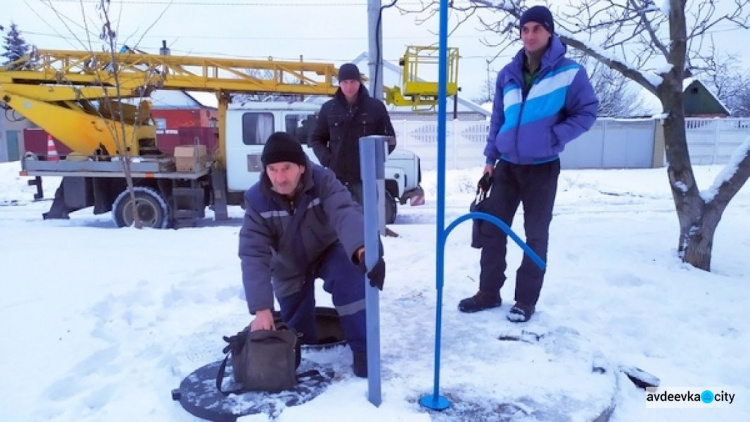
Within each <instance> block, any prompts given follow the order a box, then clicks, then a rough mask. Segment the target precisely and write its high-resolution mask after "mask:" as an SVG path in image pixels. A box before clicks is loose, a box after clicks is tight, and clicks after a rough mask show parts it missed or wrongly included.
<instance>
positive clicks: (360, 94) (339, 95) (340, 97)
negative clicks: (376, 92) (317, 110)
mask: <svg viewBox="0 0 750 422" xmlns="http://www.w3.org/2000/svg"><path fill="white" fill-rule="evenodd" d="M369 96H370V92H369V91H368V90H367V88H365V85H364V84H363V83H361V82H360V84H359V91H357V101H355V102H354V104H353V105H356V106H358V105H360V104H362V101H364V100H365V97H369ZM333 97H334V98H335V99H336V100H337V101H338V102H340V103H341V104H344V105H346V106H348V105H349V103H348V102H347V101H346V97H345V96H344V93H343V92H341V88H340V87H339V88H338V89H337V90H336V93H335V94H333Z"/></svg>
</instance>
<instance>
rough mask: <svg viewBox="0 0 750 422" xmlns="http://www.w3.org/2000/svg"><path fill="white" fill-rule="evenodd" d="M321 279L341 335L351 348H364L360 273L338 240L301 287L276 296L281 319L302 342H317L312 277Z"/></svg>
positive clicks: (363, 318) (362, 283)
mask: <svg viewBox="0 0 750 422" xmlns="http://www.w3.org/2000/svg"><path fill="white" fill-rule="evenodd" d="M317 278H322V279H323V290H325V291H326V292H328V293H331V295H332V296H333V305H334V307H335V308H336V311H337V312H338V314H339V318H340V320H341V327H342V328H343V330H344V337H346V341H347V342H348V343H349V346H350V347H351V348H352V350H353V351H365V350H366V349H367V347H366V337H367V331H366V327H365V282H364V276H363V275H362V273H361V272H360V271H359V268H357V267H356V266H355V265H354V264H353V263H352V261H351V259H349V257H348V256H347V254H346V252H345V251H344V247H343V246H342V245H341V243H335V244H334V245H333V246H331V247H329V248H328V250H327V251H326V252H325V253H324V254H323V256H322V257H321V258H320V260H319V265H318V267H317V269H316V270H315V271H314V272H313V273H311V274H310V275H309V276H308V277H307V280H305V284H304V285H303V286H302V290H300V291H299V292H297V293H293V294H291V295H288V296H285V297H282V298H280V299H279V307H280V308H281V309H280V311H281V319H282V320H284V322H286V324H287V325H288V326H289V327H291V328H293V329H294V330H295V331H297V333H300V334H301V335H302V339H301V340H302V342H303V343H317V340H318V335H317V332H316V329H315V279H317Z"/></svg>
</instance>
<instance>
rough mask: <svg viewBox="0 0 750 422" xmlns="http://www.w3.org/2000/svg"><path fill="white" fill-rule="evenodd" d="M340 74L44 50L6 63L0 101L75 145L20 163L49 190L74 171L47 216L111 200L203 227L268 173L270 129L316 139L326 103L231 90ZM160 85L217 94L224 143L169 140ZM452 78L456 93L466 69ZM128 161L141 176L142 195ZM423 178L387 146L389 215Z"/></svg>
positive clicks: (164, 221) (319, 90)
mask: <svg viewBox="0 0 750 422" xmlns="http://www.w3.org/2000/svg"><path fill="white" fill-rule="evenodd" d="M419 59H420V57H419V54H418V52H416V53H415V52H412V53H411V54H410V53H409V51H408V50H407V56H405V59H404V62H405V63H409V65H408V66H410V68H415V67H416V66H417V63H416V62H417V61H418V60H419ZM455 60H457V54H456V55H455V59H454V61H453V63H455ZM454 66H455V64H454ZM405 67H406V66H405ZM451 73H452V74H454V78H455V72H451ZM411 74H412V77H414V78H415V79H416V73H414V72H411ZM255 75H263V76H262V77H260V76H255ZM336 75H337V69H336V67H335V66H334V65H332V64H327V63H312V62H302V61H300V62H294V61H276V60H272V59H269V60H239V59H226V58H211V57H190V56H188V57H180V56H172V55H165V54H160V55H151V54H144V53H141V52H135V51H132V50H127V51H124V52H121V53H114V54H113V53H102V52H88V51H63V50H39V51H37V52H35V54H34V55H31V56H26V57H22V58H20V59H18V60H16V61H14V62H11V63H9V64H7V65H5V66H2V67H0V107H3V108H10V109H12V110H14V111H15V112H17V113H18V114H20V115H22V116H23V117H25V118H27V119H28V120H30V121H31V122H33V123H34V124H36V125H37V126H39V127H40V128H42V129H44V130H45V131H46V132H47V133H48V134H50V135H51V136H53V137H54V138H56V139H57V140H59V141H60V142H62V143H63V144H65V145H66V146H67V147H69V148H70V149H71V150H72V151H73V152H72V153H71V154H69V155H68V156H67V157H63V158H62V159H58V160H50V159H47V158H48V157H45V156H43V155H34V154H26V155H25V156H24V157H23V159H22V163H21V164H22V172H21V174H22V175H25V176H31V177H35V179H34V180H33V181H30V184H34V183H36V184H37V186H38V188H39V190H40V191H41V177H44V176H57V177H60V176H62V177H63V179H62V183H61V185H60V188H59V189H58V191H57V192H56V194H55V200H54V201H53V204H52V207H51V209H50V211H49V212H48V213H46V214H45V218H67V216H68V214H69V213H71V212H74V211H76V210H79V209H83V208H86V207H90V206H93V207H94V213H95V214H101V213H105V212H109V211H112V216H113V219H114V221H115V223H116V224H117V226H120V227H122V226H129V225H131V224H133V221H134V219H135V218H134V214H135V213H137V215H138V217H139V219H140V220H141V222H142V223H143V225H144V226H145V227H153V228H166V227H181V226H192V225H195V224H196V222H197V220H198V219H199V218H204V217H205V208H206V207H207V206H211V207H212V208H213V211H214V217H215V219H217V220H222V219H226V218H228V213H227V205H239V204H241V201H242V193H243V192H244V191H245V190H246V189H247V188H249V187H250V186H251V185H252V184H253V183H254V182H255V181H257V180H258V177H259V174H260V171H261V170H262V168H261V166H260V154H261V151H262V147H263V142H264V141H265V139H266V138H267V137H268V135H270V133H271V132H273V131H276V130H285V131H288V132H294V133H293V135H295V136H297V137H298V139H299V140H300V141H301V142H303V143H305V142H306V140H307V134H308V133H309V132H308V131H309V128H310V124H311V122H312V123H313V124H314V118H315V115H316V112H317V108H318V107H317V106H311V105H310V104H304V105H303V104H295V103H290V104H275V105H269V104H265V103H257V104H251V105H249V106H248V107H244V108H243V107H234V106H233V107H231V108H230V107H229V103H230V101H231V94H240V93H246V94H258V93H273V94H299V95H305V96H311V95H322V96H331V95H333V94H334V93H335V92H336V89H337V85H335V84H334V79H335V77H336ZM451 87H452V88H451ZM157 89H158V90H184V91H203V92H212V93H215V94H216V96H217V98H218V122H217V123H218V124H217V142H216V145H217V147H216V148H215V149H214V150H213V151H205V148H203V149H202V148H201V147H200V145H195V146H192V147H191V148H188V149H187V150H188V151H189V152H190V153H189V154H188V155H187V156H178V157H175V156H171V155H170V156H167V155H164V154H162V153H161V152H160V151H159V150H158V147H157V142H156V141H157V130H156V124H155V122H154V120H153V119H152V118H151V109H150V102H149V101H148V97H149V95H150V94H151V93H152V92H153V91H154V90H157ZM451 89H452V90H453V93H455V90H456V84H455V80H454V81H453V84H452V85H450V84H449V93H451V91H450V90H451ZM386 92H387V94H386V97H387V98H388V100H389V102H391V103H396V104H398V105H405V104H408V105H412V106H414V107H415V108H416V107H421V106H424V105H428V106H429V105H431V104H432V105H434V104H435V103H436V101H437V83H435V82H433V83H431V84H430V83H426V82H421V81H419V83H417V84H414V85H408V86H407V89H406V90H405V91H404V93H403V94H402V93H401V92H400V90H398V89H393V88H392V89H390V90H388V89H387V90H386ZM182 150H183V152H184V151H185V150H186V149H185V148H183V149H182ZM309 155H310V157H311V159H313V160H314V155H313V154H311V153H310V154H309ZM126 172H128V173H130V176H131V177H132V180H133V185H134V186H135V188H134V192H135V202H134V203H133V201H132V199H131V196H130V194H129V191H128V189H127V185H126ZM420 177H421V175H420V169H419V158H418V157H417V156H416V155H414V154H413V153H411V152H409V151H405V150H403V149H399V148H397V149H396V150H395V151H394V152H393V153H392V154H391V155H390V156H389V157H388V161H387V162H386V191H387V197H388V200H387V201H386V221H387V222H388V223H391V222H393V221H394V220H395V217H396V206H397V201H398V202H399V203H401V204H405V203H406V202H407V201H408V200H410V199H411V201H412V203H415V202H416V203H419V202H420V199H421V202H423V192H422V189H421V187H420V186H419V181H420Z"/></svg>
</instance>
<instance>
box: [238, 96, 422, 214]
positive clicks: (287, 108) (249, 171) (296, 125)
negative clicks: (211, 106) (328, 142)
mask: <svg viewBox="0 0 750 422" xmlns="http://www.w3.org/2000/svg"><path fill="white" fill-rule="evenodd" d="M319 111H320V105H318V104H312V103H304V102H291V103H287V102H260V103H246V104H244V105H238V106H230V108H229V109H228V110H227V116H226V171H227V189H228V191H229V192H238V191H245V190H246V189H247V188H249V187H250V186H252V185H253V184H254V183H255V182H257V181H258V179H259V177H260V172H261V171H262V170H263V166H262V164H261V161H260V156H261V153H262V152H263V146H264V144H265V141H266V139H268V137H269V136H270V135H271V133H273V132H280V131H283V132H287V133H289V134H290V135H292V136H294V137H295V138H296V139H297V140H298V141H299V142H300V143H301V144H302V146H303V149H304V150H305V152H306V153H307V155H308V157H309V158H310V160H311V161H313V162H314V163H319V162H318V159H317V157H316V156H315V154H314V153H313V151H312V148H310V147H309V146H308V145H307V140H308V138H309V137H310V134H311V133H312V131H313V130H314V128H315V125H316V122H317V116H318V112H319ZM420 181H421V172H420V166H419V157H417V156H416V154H414V153H413V152H411V151H407V150H404V149H401V148H399V147H398V145H397V146H396V149H395V150H393V152H392V153H391V154H390V155H389V156H388V158H387V160H386V163H385V189H386V204H385V205H386V208H385V214H386V215H385V219H386V223H387V224H391V223H393V222H395V220H396V216H397V214H398V208H397V206H398V204H402V205H403V204H405V203H406V202H407V201H409V202H410V204H411V205H421V204H423V203H424V192H423V191H422V188H421V187H420V185H419V183H420Z"/></svg>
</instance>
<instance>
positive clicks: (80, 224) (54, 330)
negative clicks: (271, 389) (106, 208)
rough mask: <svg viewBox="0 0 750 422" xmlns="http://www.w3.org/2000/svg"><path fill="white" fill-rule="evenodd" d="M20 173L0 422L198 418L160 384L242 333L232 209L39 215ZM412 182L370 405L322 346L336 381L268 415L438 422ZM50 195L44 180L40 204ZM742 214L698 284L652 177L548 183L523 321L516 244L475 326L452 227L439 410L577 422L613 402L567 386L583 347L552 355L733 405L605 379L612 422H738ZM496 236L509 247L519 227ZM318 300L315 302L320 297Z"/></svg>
mask: <svg viewBox="0 0 750 422" xmlns="http://www.w3.org/2000/svg"><path fill="white" fill-rule="evenodd" d="M19 169H20V167H19V165H18V163H17V162H15V163H2V164H0V251H2V252H1V253H0V274H1V277H2V278H1V280H2V281H1V282H0V318H1V319H2V321H3V323H2V325H0V338H2V342H0V373H2V374H3V379H4V380H5V382H4V383H3V384H2V386H0V397H2V405H0V420H3V421H39V420H51V421H131V420H153V421H192V420H196V419H195V418H194V417H193V416H191V415H190V414H188V413H187V412H186V411H185V410H183V409H182V407H181V406H180V405H179V404H178V403H177V402H174V401H172V400H171V397H170V391H171V390H172V389H173V388H176V387H177V386H179V384H180V382H181V380H182V379H183V378H184V377H186V376H187V375H188V374H190V373H191V372H193V371H194V370H195V369H197V368H198V367H201V366H203V365H206V364H208V363H210V362H214V361H217V360H219V359H221V358H222V357H223V356H222V354H221V348H222V347H223V346H224V342H223V340H222V339H221V336H222V335H228V334H233V333H236V332H237V331H238V330H239V329H240V328H241V327H242V326H244V325H246V324H247V323H248V322H249V321H250V317H249V315H248V314H247V310H246V305H245V303H244V299H243V297H242V294H243V293H242V288H241V281H240V268H239V259H238V257H237V232H238V230H239V227H240V224H241V216H242V211H241V209H239V208H236V207H232V208H231V209H230V216H231V217H232V219H231V220H230V221H228V222H225V223H218V222H213V221H211V220H210V218H209V219H207V220H206V221H204V222H202V223H201V225H200V226H199V227H197V228H191V229H180V230H142V231H137V230H132V229H115V228H114V227H113V224H112V222H111V219H110V216H109V215H108V214H105V215H100V216H94V215H93V214H92V213H91V211H90V210H83V211H79V212H77V213H74V214H73V215H72V216H71V220H64V221H44V220H42V219H41V213H42V212H45V211H46V210H47V209H48V207H49V205H50V203H51V202H50V201H49V200H43V201H38V202H34V201H32V196H33V188H32V187H29V186H27V184H26V178H21V177H18V170H19ZM722 170H723V169H722V167H720V166H700V167H695V172H696V179H697V181H698V184H699V186H700V185H704V186H707V185H710V183H711V182H712V181H713V180H715V179H720V178H721V177H722V176H720V175H721V174H722ZM480 173H481V167H477V168H473V169H467V170H456V171H449V172H448V174H447V178H446V180H447V182H446V192H447V196H446V204H447V205H446V224H448V223H450V222H451V221H452V220H453V219H455V218H457V217H458V216H459V215H461V214H463V213H465V212H467V211H468V205H469V203H470V198H471V196H472V193H473V186H474V184H475V183H476V179H477V177H478V176H479V175H480ZM423 179H424V183H423V185H424V187H425V190H426V194H427V200H428V203H427V205H425V206H422V207H414V208H410V207H408V206H404V207H402V208H400V210H399V211H400V216H399V220H398V221H399V222H398V224H396V225H394V226H392V229H393V230H395V231H396V232H398V233H399V234H400V235H401V236H400V237H399V238H390V237H389V238H384V239H383V242H384V245H385V250H386V261H387V263H388V276H387V279H386V284H385V290H384V291H383V292H382V294H381V296H380V305H381V333H382V337H381V350H382V367H383V372H382V374H383V386H382V391H383V402H382V404H381V405H380V407H377V408H376V407H374V406H372V405H371V404H370V403H369V402H368V400H367V382H366V381H365V380H363V379H358V378H355V377H353V376H352V375H351V370H350V367H349V366H350V364H351V355H350V353H349V352H348V349H345V348H342V347H339V348H336V349H333V350H329V351H321V352H313V353H310V355H309V356H308V355H305V359H313V360H315V361H317V362H321V363H325V364H329V365H332V366H333V368H334V369H335V370H336V373H337V380H336V381H335V382H334V383H333V384H332V385H331V386H330V387H329V388H328V389H327V390H326V391H325V392H324V393H323V394H322V395H320V396H319V397H317V398H315V399H313V400H312V401H310V402H308V403H306V404H304V405H301V406H298V407H289V408H286V409H283V411H282V412H281V413H280V414H279V415H278V418H277V420H280V421H289V420H331V418H332V417H333V418H335V419H336V420H383V421H390V420H409V421H411V420H425V421H426V420H431V419H438V420H448V419H446V418H441V417H440V416H439V415H437V416H436V415H433V414H429V413H426V411H425V409H423V408H421V407H420V406H419V405H418V404H417V403H416V400H417V399H418V398H419V397H421V396H423V395H425V394H430V393H432V389H433V379H434V378H433V376H434V373H433V363H434V353H433V352H434V349H433V346H434V340H435V338H434V332H435V325H434V324H435V303H436V292H435V277H434V274H435V231H436V230H435V225H434V224H435V220H436V216H435V208H434V207H435V202H436V200H435V192H436V186H435V180H436V174H435V173H434V172H425V174H424V177H423ZM58 183H59V181H58ZM55 184H56V181H55V180H47V179H45V191H46V195H47V196H48V197H49V196H51V195H52V193H53V192H54V188H55ZM749 211H750V190H749V189H748V188H747V186H746V187H744V188H743V189H742V190H740V192H739V193H738V194H737V196H736V197H735V198H734V199H733V201H732V203H731V204H730V205H729V206H728V207H727V209H726V211H725V212H724V214H723V217H722V221H721V223H720V225H719V227H718V229H717V232H716V238H715V240H714V248H713V259H712V272H704V271H700V270H697V269H695V268H692V267H690V266H689V265H686V264H683V263H682V262H680V260H679V258H678V257H677V253H676V249H675V247H676V246H677V245H676V240H677V239H678V227H679V226H678V223H677V218H676V215H675V211H674V205H673V201H672V198H671V194H670V191H669V183H668V181H667V175H666V172H665V169H663V168H661V169H648V170H563V171H562V174H561V177H560V182H559V187H558V199H557V204H556V207H555V217H554V220H553V223H552V228H551V239H550V256H549V269H548V272H547V277H546V282H545V286H544V289H543V291H542V296H541V299H540V302H539V303H538V305H537V313H536V314H535V315H534V317H533V318H532V319H531V321H529V322H528V323H526V324H521V325H515V324H511V323H510V322H508V321H506V319H505V314H506V313H507V312H508V310H509V309H510V306H512V299H513V293H512V292H513V284H514V283H513V279H514V274H515V268H516V267H517V266H518V264H519V262H520V259H521V252H520V248H518V247H516V246H514V245H513V246H511V247H509V269H510V270H509V271H508V274H507V275H508V276H509V280H508V283H507V284H508V285H506V286H505V287H504V288H503V292H502V293H503V297H504V299H505V300H504V303H503V306H502V307H501V308H495V309H492V310H488V311H485V312H480V313H477V314H461V313H459V312H458V310H457V309H456V305H457V303H458V301H459V300H460V299H461V298H464V297H468V296H470V295H472V294H474V293H475V291H476V289H477V280H478V276H479V266H478V261H479V251H478V250H475V249H472V248H470V247H469V243H470V232H471V225H470V224H462V225H461V226H459V227H458V228H457V229H456V230H454V231H453V232H452V233H451V236H450V237H449V239H448V241H447V245H446V262H445V285H444V286H445V287H444V292H443V293H444V302H443V305H444V306H443V309H442V316H443V327H442V328H443V331H442V332H443V336H442V348H441V350H442V359H441V363H442V365H441V392H447V393H450V394H451V396H452V397H453V398H454V399H456V400H455V401H456V403H454V406H460V405H462V403H463V404H466V403H467V402H473V403H475V404H477V405H479V406H482V405H484V406H491V405H492V403H494V402H495V401H494V400H502V399H503V398H504V397H507V396H513V394H519V393H524V394H527V396H528V398H529V401H528V402H526V403H527V404H525V405H524V406H527V407H528V408H527V409H525V410H526V411H529V412H530V411H533V410H534V403H543V402H554V400H555V398H556V397H560V394H562V393H565V394H567V397H569V400H570V401H569V402H564V403H562V404H561V405H560V408H559V409H558V410H559V412H560V413H559V414H556V415H554V416H550V415H549V414H547V415H546V416H547V418H545V417H537V418H535V417H529V418H525V419H524V420H533V419H538V420H550V419H552V420H560V419H564V420H574V421H578V420H591V418H592V414H591V413H590V412H587V409H586V408H585V407H581V406H580V404H581V403H586V402H587V401H589V400H594V399H602V398H603V397H606V396H607V395H609V394H610V393H611V392H612V391H614V390H612V391H610V390H609V389H608V388H610V389H611V388H612V386H611V385H610V386H609V387H608V386H607V385H606V384H603V383H600V384H591V383H589V380H588V379H572V378H571V374H573V373H576V370H578V369H580V368H579V366H584V365H590V359H588V358H586V356H584V355H583V354H582V353H583V352H581V353H579V352H576V351H573V350H572V349H569V348H566V344H568V343H570V342H576V344H578V345H579V350H582V351H585V352H591V354H592V355H593V356H594V362H595V366H598V365H599V363H597V362H600V363H601V364H602V365H606V366H608V367H617V366H620V365H622V366H627V367H630V366H634V367H638V368H641V369H643V370H645V371H647V372H649V373H651V374H654V375H656V376H657V377H659V378H660V379H661V385H662V386H692V387H694V388H696V389H697V388H701V390H700V391H702V389H704V388H715V389H716V390H717V391H718V390H720V389H723V390H724V391H727V392H730V393H733V394H736V399H735V401H734V403H733V404H732V405H729V406H727V408H724V409H701V410H695V409H648V408H646V407H645V393H644V392H643V390H640V389H638V388H636V387H635V386H634V385H633V384H632V383H630V382H629V381H628V380H627V378H626V377H625V376H624V375H623V374H622V373H620V372H616V374H617V375H616V377H617V383H616V385H617V390H616V393H615V396H614V401H615V403H616V409H615V411H614V414H613V416H612V420H614V421H633V420H737V421H740V420H750V403H749V402H748V399H747V398H748V397H750V387H749V386H748V383H747V379H748V378H749V377H750V363H748V359H747V356H748V354H750V331H749V328H750V327H749V325H748V324H750V322H748V321H750V309H749V308H748V307H747V298H748V297H750V266H748V264H747V256H748V254H749V249H750V235H749V233H750V220H749V219H748V218H747V215H748V212H749ZM209 217H210V215H209ZM513 228H514V229H515V230H516V231H517V232H518V233H519V234H521V235H522V233H523V229H522V228H523V221H522V215H521V214H519V215H518V216H517V217H516V221H515V222H514V224H513ZM317 299H318V304H319V305H321V306H330V297H329V296H328V295H326V294H324V293H322V292H319V294H318V296H317ZM540 331H545V332H547V333H550V335H549V336H546V337H545V338H544V339H543V340H541V341H540V345H541V346H542V348H541V349H539V350H537V349H530V348H528V347H527V346H528V344H527V343H525V342H523V341H519V342H500V341H498V340H496V338H497V337H498V336H501V335H506V334H508V333H516V334H518V333H521V334H522V335H526V336H530V335H532V334H533V333H538V332H540ZM524 333H526V334H524ZM530 333H531V334H530ZM589 368H590V366H589ZM590 378H593V376H592V377H590ZM529 403H530V404H529ZM493 411H494V410H493V409H491V408H490V409H489V412H490V413H489V415H493V413H491V412H493ZM485 416H487V415H485ZM241 420H243V421H245V420H247V421H258V420H267V417H266V416H263V415H257V416H248V417H245V418H243V419H241Z"/></svg>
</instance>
